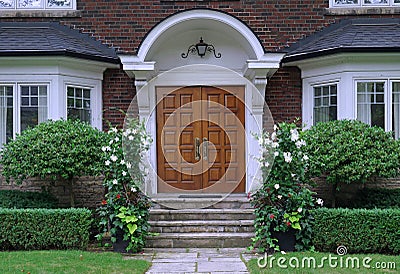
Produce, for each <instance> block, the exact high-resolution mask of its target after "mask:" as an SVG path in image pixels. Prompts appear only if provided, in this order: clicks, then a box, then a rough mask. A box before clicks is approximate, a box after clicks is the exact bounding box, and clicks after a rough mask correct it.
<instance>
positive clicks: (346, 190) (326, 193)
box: [312, 177, 400, 206]
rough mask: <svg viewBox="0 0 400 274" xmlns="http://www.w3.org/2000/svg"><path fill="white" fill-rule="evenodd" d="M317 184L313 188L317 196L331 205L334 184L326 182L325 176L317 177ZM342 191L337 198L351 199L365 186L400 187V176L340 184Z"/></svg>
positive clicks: (327, 204)
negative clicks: (361, 182) (360, 182)
mask: <svg viewBox="0 0 400 274" xmlns="http://www.w3.org/2000/svg"><path fill="white" fill-rule="evenodd" d="M314 182H315V183H316V186H315V187H313V188H312V190H313V191H315V192H316V193H317V196H318V197H320V198H322V199H323V200H324V205H326V206H331V205H332V201H333V197H334V196H333V185H332V184H328V183H326V178H325V177H319V178H315V179H314ZM339 188H340V191H339V192H338V193H337V194H336V196H337V197H336V198H337V199H342V200H349V199H352V198H353V197H354V196H355V195H356V194H357V190H361V189H363V188H389V189H396V188H400V178H376V179H375V180H374V181H373V182H368V183H365V184H350V185H349V184H339Z"/></svg>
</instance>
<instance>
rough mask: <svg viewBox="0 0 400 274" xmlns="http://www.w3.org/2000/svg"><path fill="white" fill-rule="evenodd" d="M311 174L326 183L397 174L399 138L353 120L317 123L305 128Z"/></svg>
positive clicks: (356, 181)
mask: <svg viewBox="0 0 400 274" xmlns="http://www.w3.org/2000/svg"><path fill="white" fill-rule="evenodd" d="M304 139H305V140H306V142H307V145H306V146H304V147H303V148H304V149H305V150H306V152H307V154H308V156H309V157H310V170H309V172H310V173H311V175H316V176H320V175H321V174H326V175H327V177H326V181H327V182H328V183H332V184H337V183H365V182H367V181H368V180H370V179H371V178H372V177H373V176H380V177H396V176H397V175H398V174H399V168H400V164H399V163H400V142H398V141H396V140H395V139H394V138H393V136H392V133H390V132H385V131H384V130H383V129H382V128H380V127H377V126H374V127H371V126H369V125H367V124H365V123H362V122H360V121H356V120H337V121H330V122H325V123H318V124H317V125H316V126H313V127H311V128H310V129H309V130H306V131H305V134H304Z"/></svg>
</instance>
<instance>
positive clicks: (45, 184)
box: [0, 176, 104, 209]
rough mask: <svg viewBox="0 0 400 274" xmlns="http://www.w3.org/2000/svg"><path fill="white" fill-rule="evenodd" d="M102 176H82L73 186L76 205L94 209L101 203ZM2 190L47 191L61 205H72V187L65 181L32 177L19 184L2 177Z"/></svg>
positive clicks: (0, 181) (102, 195)
mask: <svg viewBox="0 0 400 274" xmlns="http://www.w3.org/2000/svg"><path fill="white" fill-rule="evenodd" d="M102 183H103V178H102V177H89V176H83V177H80V178H79V179H78V180H77V181H76V183H75V184H74V187H73V192H74V195H75V207H86V208H90V209H94V208H96V207H98V206H99V205H101V201H102V199H103V197H104V187H103V185H102ZM0 190H21V191H38V192H39V191H47V192H49V193H51V194H53V195H54V196H55V197H56V198H57V199H58V200H59V207H62V208H64V207H70V188H69V185H68V183H67V182H65V181H57V182H51V181H45V180H40V179H30V180H27V181H25V182H23V183H22V184H21V185H17V184H15V183H14V182H10V183H9V184H8V183H7V182H6V181H5V180H4V178H2V177H0Z"/></svg>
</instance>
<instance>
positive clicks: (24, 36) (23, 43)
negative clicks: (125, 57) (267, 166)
mask: <svg viewBox="0 0 400 274" xmlns="http://www.w3.org/2000/svg"><path fill="white" fill-rule="evenodd" d="M0 41H1V43H0V56H34V55H39V56H48V55H63V56H71V57H78V58H83V59H89V60H96V61H103V62H108V63H119V59H118V56H117V54H116V52H115V50H114V49H112V48H109V47H107V46H106V45H104V44H102V43H101V42H99V41H96V40H94V39H93V38H91V37H89V36H88V35H86V34H82V33H80V32H79V31H78V30H73V29H70V28H68V27H66V26H63V25H60V24H58V23H55V22H49V23H42V22H35V23H25V22H23V23H21V22H0Z"/></svg>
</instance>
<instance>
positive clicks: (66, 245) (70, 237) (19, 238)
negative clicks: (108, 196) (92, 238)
mask: <svg viewBox="0 0 400 274" xmlns="http://www.w3.org/2000/svg"><path fill="white" fill-rule="evenodd" d="M91 222H92V216H91V212H90V210H87V209H82V208H71V209H5V208H0V250H33V249H85V248H86V247H87V245H88V242H89V228H90V224H91Z"/></svg>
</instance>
